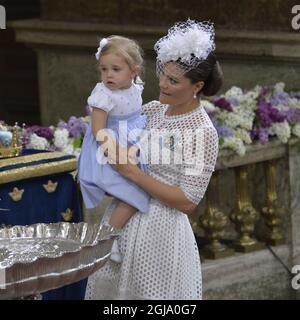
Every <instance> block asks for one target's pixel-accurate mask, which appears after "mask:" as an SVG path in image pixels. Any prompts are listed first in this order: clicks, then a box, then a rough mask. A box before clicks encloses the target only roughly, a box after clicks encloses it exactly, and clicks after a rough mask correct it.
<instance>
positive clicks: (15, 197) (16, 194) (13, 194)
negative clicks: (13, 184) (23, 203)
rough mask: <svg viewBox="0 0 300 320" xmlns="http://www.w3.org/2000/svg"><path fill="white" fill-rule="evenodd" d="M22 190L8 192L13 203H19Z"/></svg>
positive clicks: (16, 189) (15, 189)
mask: <svg viewBox="0 0 300 320" xmlns="http://www.w3.org/2000/svg"><path fill="white" fill-rule="evenodd" d="M23 193H24V189H20V190H19V189H18V188H13V191H12V192H9V196H10V197H11V198H12V199H13V200H14V201H20V200H21V199H22V197H23Z"/></svg>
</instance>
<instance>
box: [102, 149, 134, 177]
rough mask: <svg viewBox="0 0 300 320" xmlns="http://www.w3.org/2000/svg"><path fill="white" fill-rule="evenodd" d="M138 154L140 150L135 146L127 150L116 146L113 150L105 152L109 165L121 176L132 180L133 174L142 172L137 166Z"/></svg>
mask: <svg viewBox="0 0 300 320" xmlns="http://www.w3.org/2000/svg"><path fill="white" fill-rule="evenodd" d="M138 152H139V148H137V147H136V146H134V145H131V146H129V147H127V148H125V147H121V146H120V145H119V144H116V145H114V146H113V147H112V149H110V150H109V149H107V150H105V152H104V155H105V156H106V157H107V158H108V162H109V164H110V165H111V166H112V167H113V168H114V169H115V170H116V171H118V172H119V173H120V174H121V175H123V176H125V177H127V178H130V176H131V175H132V174H134V173H137V172H138V171H139V170H140V169H139V167H138V166H137V163H138V158H137V156H138Z"/></svg>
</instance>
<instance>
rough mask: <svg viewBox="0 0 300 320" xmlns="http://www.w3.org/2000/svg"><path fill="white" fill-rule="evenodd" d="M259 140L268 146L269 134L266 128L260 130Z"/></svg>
mask: <svg viewBox="0 0 300 320" xmlns="http://www.w3.org/2000/svg"><path fill="white" fill-rule="evenodd" d="M258 138H259V141H260V143H261V144H266V143H268V141H269V133H268V129H266V128H259V129H258Z"/></svg>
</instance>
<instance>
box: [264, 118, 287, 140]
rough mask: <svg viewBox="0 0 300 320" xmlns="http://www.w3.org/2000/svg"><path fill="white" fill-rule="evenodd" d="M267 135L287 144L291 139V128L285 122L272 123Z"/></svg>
mask: <svg viewBox="0 0 300 320" xmlns="http://www.w3.org/2000/svg"><path fill="white" fill-rule="evenodd" d="M269 134H270V135H273V136H277V138H278V139H279V140H280V141H281V142H282V143H287V142H288V140H289V138H290V137H291V128H290V126H289V124H288V122H287V121H283V122H279V123H272V125H271V127H270V128H269Z"/></svg>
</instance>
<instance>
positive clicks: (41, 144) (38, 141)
mask: <svg viewBox="0 0 300 320" xmlns="http://www.w3.org/2000/svg"><path fill="white" fill-rule="evenodd" d="M29 147H30V148H33V149H36V150H47V149H48V148H49V142H48V141H47V140H46V139H45V138H43V137H39V136H38V135H37V134H35V133H33V134H32V135H31V137H30V142H29Z"/></svg>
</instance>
